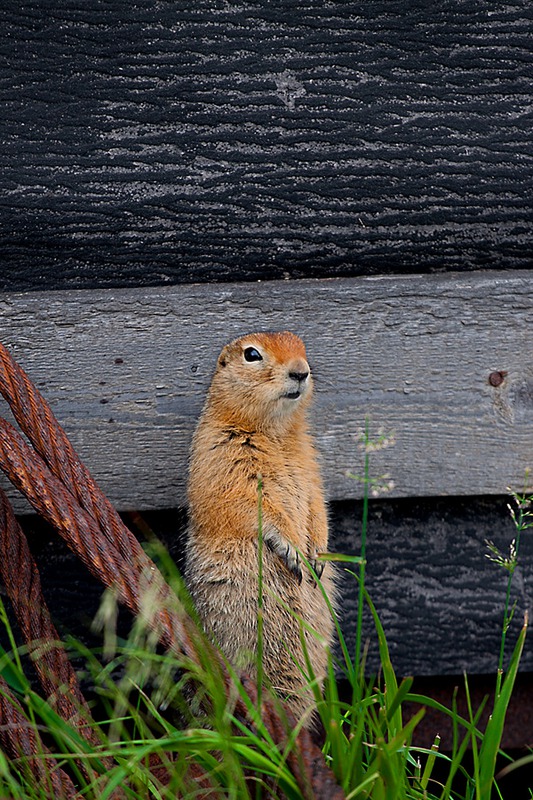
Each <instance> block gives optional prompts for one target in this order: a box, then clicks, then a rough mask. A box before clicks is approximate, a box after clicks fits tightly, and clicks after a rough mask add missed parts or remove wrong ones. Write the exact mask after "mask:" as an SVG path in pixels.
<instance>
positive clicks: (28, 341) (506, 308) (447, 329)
mask: <svg viewBox="0 0 533 800" xmlns="http://www.w3.org/2000/svg"><path fill="white" fill-rule="evenodd" d="M284 328H289V329H292V330H294V331H295V332H297V333H299V334H300V335H301V336H302V337H303V338H304V340H305V341H306V343H307V347H308V354H309V358H310V361H311V364H312V366H313V369H314V372H315V377H316V387H317V392H316V404H315V413H314V425H315V428H316V431H317V436H318V442H319V446H320V449H321V452H322V457H323V463H324V472H325V478H326V485H327V491H328V496H329V497H330V498H332V499H345V498H348V497H353V496H358V495H360V487H359V486H357V484H356V483H354V482H353V481H352V480H350V479H349V478H347V477H346V471H347V470H349V469H351V470H355V471H358V470H360V468H361V461H362V453H361V452H360V450H359V449H358V444H357V432H358V430H359V429H360V428H361V427H362V426H363V424H364V420H365V417H367V416H368V417H369V418H370V420H371V430H372V431H373V432H375V431H377V430H378V429H379V428H380V427H383V428H384V429H385V430H386V431H394V433H395V437H396V444H395V445H394V446H393V447H392V448H389V449H387V450H385V451H381V452H378V453H376V454H375V455H374V456H373V459H372V463H373V469H374V470H375V472H376V474H381V473H385V472H388V473H390V475H391V477H392V479H393V480H394V482H395V488H394V491H393V495H394V496H397V497H405V496H423V495H426V496H427V495H447V494H449V495H461V494H465V495H468V494H498V493H502V492H504V491H505V488H506V487H507V486H508V485H509V484H510V483H512V484H520V483H521V482H522V480H523V474H524V469H525V468H526V467H527V466H528V465H529V466H531V465H533V274H532V273H531V272H522V271H521V272H500V273H472V274H468V275H458V274H447V275H432V276H431V275H430V276H408V277H388V278H355V279H339V280H321V281H295V282H287V281H280V282H268V283H256V284H250V283H245V284H225V285H182V286H178V287H167V288H148V289H136V290H98V291H69V292H56V293H54V292H51V293H50V292H48V293H30V294H5V295H0V338H1V340H2V341H3V342H4V343H5V344H6V345H7V346H8V347H9V348H10V349H11V351H12V352H13V354H14V356H15V357H16V358H17V359H18V360H19V361H20V363H21V364H22V365H23V366H24V367H25V368H26V369H27V371H28V372H29V374H30V376H31V377H32V379H33V380H34V381H35V382H36V383H37V385H38V386H40V387H41V389H42V392H43V394H44V395H45V397H46V398H47V399H48V400H49V402H50V403H51V405H52V407H53V409H54V411H55V413H56V415H57V417H58V418H59V420H60V422H61V423H62V424H63V425H64V427H65V429H66V430H67V432H68V434H69V435H70V436H71V438H72V441H73V443H74V445H75V447H76V448H77V449H78V450H79V452H80V454H81V455H82V457H83V458H84V460H85V461H86V463H87V465H88V466H89V468H90V469H91V470H92V471H93V472H94V474H95V476H96V478H97V479H98V480H99V482H100V483H101V485H102V487H103V489H104V490H105V491H106V493H107V494H108V495H109V497H110V498H111V500H112V501H113V502H114V503H115V504H116V505H117V506H118V507H119V508H121V509H125V508H133V507H134V508H139V509H143V508H145V509H148V508H165V507H167V508H168V507H172V506H176V505H180V504H183V502H184V497H185V481H186V463H187V453H188V448H189V442H190V437H191V433H192V430H193V427H194V424H195V420H196V418H197V415H198V413H199V410H200V408H201V404H202V400H203V396H204V393H205V390H206V388H207V386H208V383H209V380H210V375H211V372H212V369H213V367H214V363H215V360H216V356H217V354H218V352H219V349H220V347H221V346H222V345H223V344H224V343H225V342H226V341H227V340H229V339H230V338H232V337H234V336H237V335H239V334H242V333H245V332H249V331H253V330H256V329H257V330H269V329H284ZM495 371H501V372H502V373H503V372H505V373H507V374H506V376H505V378H504V380H503V382H502V383H501V385H499V386H492V385H491V384H490V382H489V376H490V375H491V373H493V372H495ZM20 507H21V506H20V505H19V506H18V508H20Z"/></svg>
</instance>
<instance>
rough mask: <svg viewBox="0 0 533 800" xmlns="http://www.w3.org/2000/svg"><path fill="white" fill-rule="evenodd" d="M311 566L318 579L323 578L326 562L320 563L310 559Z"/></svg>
mask: <svg viewBox="0 0 533 800" xmlns="http://www.w3.org/2000/svg"><path fill="white" fill-rule="evenodd" d="M309 564H310V565H311V567H312V568H313V570H314V572H315V573H316V576H317V578H318V579H319V580H320V578H321V577H322V573H323V572H324V567H325V564H324V562H323V561H318V560H317V559H316V558H310V559H309Z"/></svg>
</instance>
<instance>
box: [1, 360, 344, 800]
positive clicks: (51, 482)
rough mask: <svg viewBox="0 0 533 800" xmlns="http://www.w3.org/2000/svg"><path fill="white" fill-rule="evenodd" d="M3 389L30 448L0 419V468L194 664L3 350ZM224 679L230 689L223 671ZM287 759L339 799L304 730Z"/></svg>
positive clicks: (118, 528) (122, 534)
mask: <svg viewBox="0 0 533 800" xmlns="http://www.w3.org/2000/svg"><path fill="white" fill-rule="evenodd" d="M0 392H1V393H2V394H3V395H4V397H5V398H6V400H7V401H8V402H9V404H10V406H11V407H12V410H13V413H14V416H15V418H16V420H17V422H18V423H19V425H20V427H21V428H22V430H23V431H24V432H25V433H26V435H27V436H28V438H29V440H30V441H31V442H32V444H33V446H34V448H35V450H34V449H32V447H30V446H29V445H28V443H27V442H26V441H25V440H24V439H23V438H22V437H21V436H20V434H19V433H18V432H17V431H16V430H15V429H14V428H13V426H12V425H10V424H9V423H8V422H7V421H5V420H2V419H0V468H1V469H2V470H3V471H4V472H5V474H6V475H7V476H8V478H9V479H10V480H11V482H12V483H13V484H14V485H15V486H16V487H17V488H18V489H19V490H20V491H21V492H22V493H23V494H24V495H25V497H26V498H27V499H28V500H29V502H30V503H31V504H32V505H33V507H34V508H35V509H36V510H37V511H38V513H40V514H41V515H42V516H43V517H44V518H45V519H47V520H48V521H49V522H50V523H51V524H52V525H53V526H54V527H55V528H56V530H57V531H58V532H59V534H60V535H61V536H62V537H63V538H64V539H65V541H66V542H67V544H68V545H69V547H70V548H71V549H72V550H73V551H74V552H75V553H76V554H77V555H78V557H79V558H80V559H81V560H82V561H83V562H84V564H85V565H86V566H87V568H88V569H89V571H90V572H91V573H92V574H93V575H94V576H95V577H97V578H98V579H99V580H100V581H101V582H102V583H103V584H104V585H105V586H108V587H113V589H114V590H115V591H116V593H117V597H118V599H119V601H120V602H122V603H123V604H125V605H126V606H127V607H128V608H129V609H130V610H131V611H132V612H133V613H134V614H136V615H137V614H143V613H144V614H146V602H145V601H146V598H147V597H148V598H149V599H150V609H151V610H152V617H151V619H149V620H148V622H149V624H150V625H151V627H152V628H153V629H154V630H155V631H156V632H157V635H158V637H159V639H160V641H161V643H162V644H163V645H164V646H165V647H167V648H169V649H171V650H173V651H174V652H175V653H177V654H179V653H182V654H184V655H186V656H187V657H189V658H191V659H192V660H194V661H196V662H198V661H199V660H200V659H199V657H198V654H197V652H196V647H195V635H194V632H195V625H194V623H193V622H192V620H191V619H190V618H189V617H188V616H187V615H186V614H185V613H184V611H183V609H181V608H180V607H179V604H178V602H177V598H176V596H175V595H174V593H173V592H172V590H171V589H170V587H169V586H168V584H167V583H166V582H165V581H164V579H163V577H162V576H161V574H160V573H159V571H158V569H157V567H156V566H155V564H154V563H153V562H152V561H151V560H150V559H149V558H148V556H146V554H145V553H144V551H143V550H142V548H141V547H140V545H139V543H138V542H137V540H136V539H135V537H134V536H133V534H132V533H131V532H130V531H129V530H128V529H127V528H126V526H125V525H124V524H123V523H122V521H121V520H120V517H118V514H117V513H116V511H115V510H114V509H113V507H112V506H111V504H110V503H109V501H108V500H107V498H106V497H105V496H104V495H103V493H102V492H101V490H100V489H99V488H98V486H97V484H96V483H95V481H94V480H93V479H92V477H91V476H90V473H89V472H88V470H87V469H86V468H85V466H84V465H83V464H82V462H81V461H80V459H79V457H78V456H77V454H76V453H75V451H74V449H73V448H72V445H71V444H70V442H69V440H68V439H67V437H66V435H65V433H64V431H63V430H62V429H61V427H60V426H59V423H58V422H57V420H56V419H55V417H54V415H53V413H52V411H51V410H50V408H49V406H48V404H47V403H46V401H45V400H44V399H43V398H42V396H41V395H40V393H39V392H38V391H37V389H35V387H34V386H33V384H32V383H31V381H30V380H29V378H28V377H27V376H26V374H25V373H24V371H23V370H22V369H21V367H20V366H19V365H18V364H16V362H15V361H14V360H13V359H12V358H11V356H10V355H9V353H8V352H7V350H6V349H5V347H3V346H2V345H0ZM224 678H225V681H226V687H227V690H228V692H229V691H230V686H231V679H230V677H229V675H228V674H227V672H224ZM247 689H248V690H249V693H250V697H251V699H252V700H253V698H254V697H256V694H257V692H256V688H255V685H254V683H253V682H252V681H250V680H249V679H247ZM263 709H264V713H265V718H264V722H265V725H266V727H267V729H268V731H269V733H270V734H271V736H272V737H273V739H274V741H276V742H277V743H279V745H280V746H283V743H284V742H285V741H286V737H287V733H286V726H285V724H284V723H283V722H282V721H281V720H280V718H279V715H278V714H277V712H276V710H275V708H274V706H273V704H271V703H270V701H268V700H264V702H263ZM236 711H237V713H239V714H240V715H242V716H243V717H245V716H246V714H247V710H246V705H245V703H244V701H243V700H242V699H240V698H237V701H236ZM288 717H289V719H290V714H288ZM292 722H294V720H292ZM288 760H289V764H290V766H291V768H292V770H293V774H294V776H295V778H296V780H297V781H298V783H299V785H300V787H301V789H302V793H303V794H304V796H305V797H308V798H313V797H314V798H317V797H319V798H320V797H324V796H328V798H330V800H341V798H343V797H344V793H343V792H342V789H341V788H340V787H339V786H338V784H337V783H336V782H335V779H334V777H333V774H332V773H331V771H330V770H329V769H328V768H327V766H326V765H325V763H324V760H323V757H322V754H321V753H320V750H319V749H318V748H317V747H316V745H315V744H314V743H313V741H312V738H311V736H310V734H309V732H308V731H307V730H305V729H304V730H302V731H301V732H300V733H299V735H298V737H297V741H296V746H295V748H294V749H293V751H292V752H291V754H290V755H289V759H288Z"/></svg>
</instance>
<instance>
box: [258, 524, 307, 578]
mask: <svg viewBox="0 0 533 800" xmlns="http://www.w3.org/2000/svg"><path fill="white" fill-rule="evenodd" d="M263 541H264V542H265V544H266V545H268V547H269V548H270V549H271V550H272V552H273V553H275V554H276V555H277V556H279V558H281V560H282V561H283V563H284V564H285V566H286V567H287V569H288V570H290V572H292V574H293V575H294V576H295V577H296V579H297V580H298V583H301V582H302V567H301V564H300V556H299V555H298V551H297V550H296V548H294V547H293V546H292V544H291V543H290V542H288V541H287V539H284V538H283V536H282V535H281V533H280V532H279V531H278V530H276V528H274V527H267V528H266V529H265V530H264V531H263Z"/></svg>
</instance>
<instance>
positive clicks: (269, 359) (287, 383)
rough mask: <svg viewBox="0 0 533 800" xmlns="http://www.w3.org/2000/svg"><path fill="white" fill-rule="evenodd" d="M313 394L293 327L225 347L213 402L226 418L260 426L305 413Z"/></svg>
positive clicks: (301, 350)
mask: <svg viewBox="0 0 533 800" xmlns="http://www.w3.org/2000/svg"><path fill="white" fill-rule="evenodd" d="M311 394H312V378H311V370H310V368H309V364H308V363H307V357H306V353H305V346H304V343H303V342H302V340H301V339H300V338H299V337H298V336H296V335H295V334H294V333H289V331H283V332H282V333H251V334H248V335H247V336H243V337H241V338H240V339H235V340H234V341H233V342H230V343H229V344H228V345H226V347H224V349H223V350H222V352H221V354H220V356H219V358H218V363H217V368H216V371H215V375H214V377H213V382H212V384H211V391H210V402H211V407H213V406H214V407H215V408H217V410H219V411H220V412H221V414H223V415H226V416H227V417H228V418H229V417H231V418H232V419H234V420H235V421H236V422H237V421H239V422H241V423H244V424H249V425H252V426H254V427H258V428H261V427H265V426H266V427H268V425H269V423H272V424H276V423H281V422H282V421H283V420H288V419H290V418H291V417H293V415H294V414H295V413H297V412H298V411H303V409H304V408H305V407H306V406H307V405H308V403H309V401H310V399H311ZM228 421H229V419H228Z"/></svg>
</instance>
